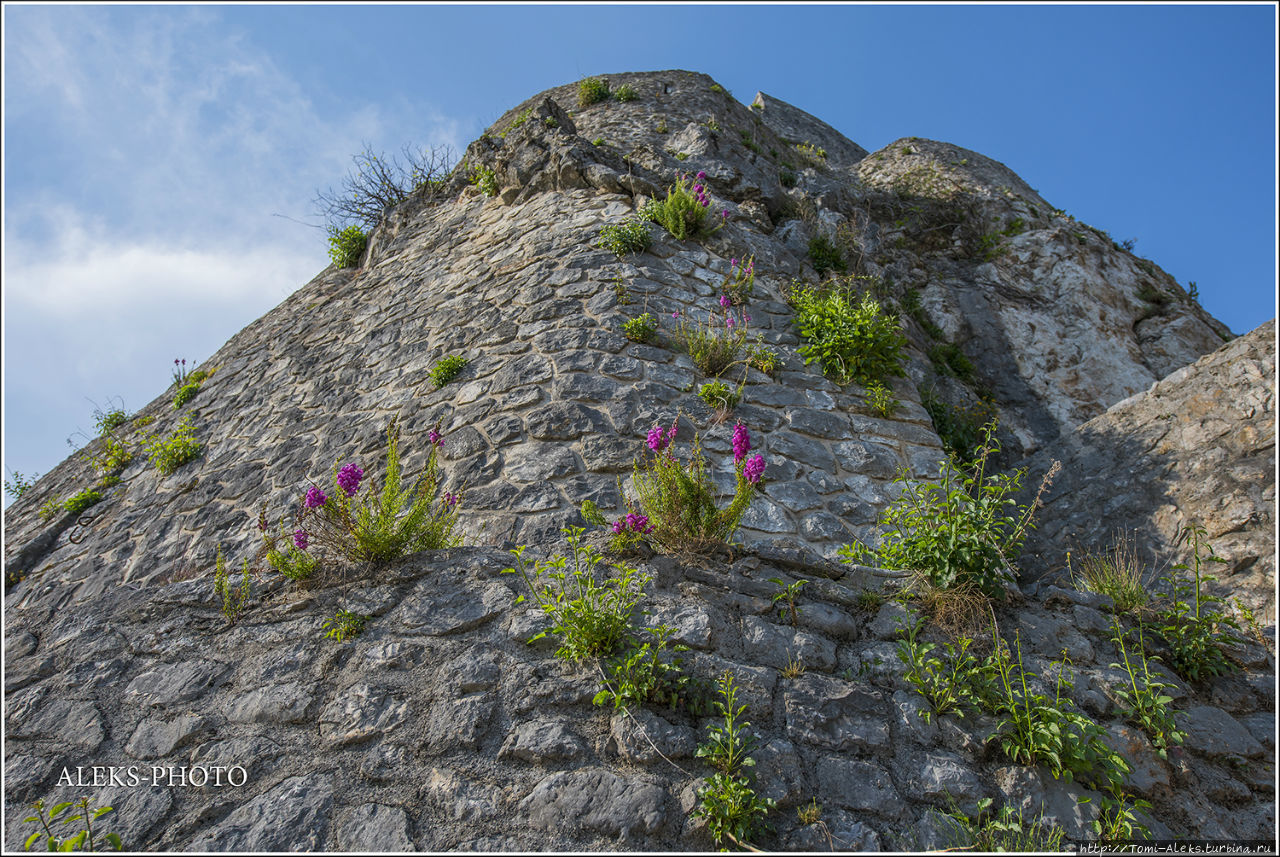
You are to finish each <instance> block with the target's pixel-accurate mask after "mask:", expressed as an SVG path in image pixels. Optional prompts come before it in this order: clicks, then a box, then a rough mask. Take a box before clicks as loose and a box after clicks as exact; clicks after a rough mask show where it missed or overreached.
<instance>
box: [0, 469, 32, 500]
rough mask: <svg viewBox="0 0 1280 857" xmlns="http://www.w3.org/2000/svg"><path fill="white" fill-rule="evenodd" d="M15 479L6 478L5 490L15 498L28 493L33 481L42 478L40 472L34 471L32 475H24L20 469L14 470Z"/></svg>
mask: <svg viewBox="0 0 1280 857" xmlns="http://www.w3.org/2000/svg"><path fill="white" fill-rule="evenodd" d="M12 473H13V481H12V482H10V481H9V480H8V479H6V480H4V492H5V493H6V494H8V495H9V496H10V497H13V498H14V499H15V500H16V499H17V498H19V497H21V496H22V495H23V494H25V493H27V489H29V488H30V487H31V486H32V484H33V483H35V481H36V480H37V479H39V478H40V474H39V473H33V474H32V475H31V476H23V475H22V473H21V472H20V471H17V470H14V471H12Z"/></svg>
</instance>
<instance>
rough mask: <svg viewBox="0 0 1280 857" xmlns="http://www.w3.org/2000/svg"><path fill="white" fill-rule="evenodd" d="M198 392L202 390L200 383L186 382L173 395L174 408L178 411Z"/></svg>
mask: <svg viewBox="0 0 1280 857" xmlns="http://www.w3.org/2000/svg"><path fill="white" fill-rule="evenodd" d="M198 392H200V384H199V383H194V384H184V385H183V386H182V387H181V388H179V390H178V392H177V393H176V394H175V395H174V397H173V409H174V410H175V411H176V410H178V409H179V408H181V407H182V406H183V405H185V404H186V403H187V402H189V401H191V400H192V399H193V398H195V395H196V393H198Z"/></svg>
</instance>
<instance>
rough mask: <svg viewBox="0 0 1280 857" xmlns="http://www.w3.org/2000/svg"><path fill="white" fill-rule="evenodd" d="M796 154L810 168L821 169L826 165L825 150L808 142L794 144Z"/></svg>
mask: <svg viewBox="0 0 1280 857" xmlns="http://www.w3.org/2000/svg"><path fill="white" fill-rule="evenodd" d="M796 152H797V153H799V155H800V157H801V158H803V159H804V160H805V161H807V162H808V164H809V165H810V166H812V167H818V168H821V167H825V166H826V165H827V150H826V149H823V148H822V147H820V146H815V145H813V144H812V143H810V142H809V141H808V140H806V141H805V142H803V143H796Z"/></svg>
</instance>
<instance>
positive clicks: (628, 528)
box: [613, 512, 653, 536]
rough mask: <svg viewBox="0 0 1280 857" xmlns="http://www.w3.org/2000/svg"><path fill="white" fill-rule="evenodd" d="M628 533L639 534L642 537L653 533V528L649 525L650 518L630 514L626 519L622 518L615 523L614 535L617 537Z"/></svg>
mask: <svg viewBox="0 0 1280 857" xmlns="http://www.w3.org/2000/svg"><path fill="white" fill-rule="evenodd" d="M626 532H632V533H639V534H640V535H642V536H643V535H647V534H648V533H651V532H653V527H652V526H650V524H649V516H648V515H641V514H639V513H638V512H628V513H627V516H626V517H625V518H620V519H618V520H616V521H614V522H613V534H614V535H615V536H620V535H622V534H623V533H626Z"/></svg>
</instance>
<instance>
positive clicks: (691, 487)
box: [632, 423, 765, 554]
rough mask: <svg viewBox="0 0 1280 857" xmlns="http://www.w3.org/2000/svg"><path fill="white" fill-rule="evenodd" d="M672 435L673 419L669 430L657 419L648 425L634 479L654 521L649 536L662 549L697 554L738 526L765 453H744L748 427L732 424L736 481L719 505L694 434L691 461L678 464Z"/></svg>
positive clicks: (642, 503)
mask: <svg viewBox="0 0 1280 857" xmlns="http://www.w3.org/2000/svg"><path fill="white" fill-rule="evenodd" d="M675 435H676V424H675V423H673V424H672V426H671V429H670V431H669V432H667V431H665V430H664V429H663V428H662V427H661V426H658V425H655V426H654V427H653V428H652V429H650V430H649V437H648V446H649V450H650V453H651V454H650V455H648V456H646V457H645V458H644V459H643V460H637V461H636V462H635V465H634V467H633V472H632V485H633V486H634V489H635V492H636V495H637V501H638V503H639V506H640V508H641V509H642V510H643V512H644V514H645V516H646V518H647V521H648V524H649V526H651V527H652V530H651V532H649V533H648V534H647V538H648V540H649V542H650V543H651V544H653V545H654V546H655V547H656V548H657V549H658V550H660V551H661V552H663V553H690V554H701V553H704V552H706V551H708V550H714V549H716V548H719V547H722V546H723V545H725V544H727V543H728V540H729V538H730V537H731V536H732V535H733V533H734V531H735V530H737V528H738V523H739V522H740V521H741V520H742V516H743V515H745V514H746V512H747V509H748V508H749V507H750V505H751V500H752V498H753V497H754V496H755V491H756V485H757V483H759V482H760V479H761V476H762V474H763V473H764V468H765V461H764V456H762V455H758V454H757V455H756V456H754V457H752V458H751V459H750V460H748V459H747V452H748V450H749V449H750V438H749V435H748V433H747V428H746V426H743V425H738V426H735V427H734V473H735V474H736V477H737V479H736V487H735V489H734V494H733V498H732V499H731V500H730V502H729V504H728V505H727V506H726V507H725V508H723V509H721V508H719V507H718V503H717V498H716V491H715V483H714V482H712V481H711V478H710V476H709V474H708V473H707V463H706V460H705V459H704V458H703V457H702V449H701V445H700V443H699V441H698V438H697V436H696V435H695V436H694V439H693V446H692V450H691V451H690V455H689V463H688V464H681V463H680V461H679V460H677V459H676V457H675V451H674V450H675Z"/></svg>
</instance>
